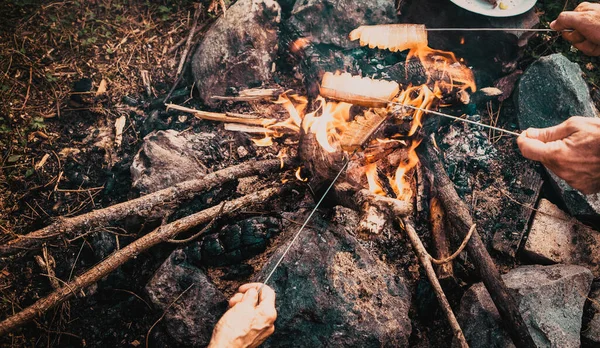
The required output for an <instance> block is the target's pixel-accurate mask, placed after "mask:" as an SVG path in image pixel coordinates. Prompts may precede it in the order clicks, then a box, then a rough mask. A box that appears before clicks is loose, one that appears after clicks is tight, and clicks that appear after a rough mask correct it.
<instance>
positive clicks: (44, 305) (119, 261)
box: [0, 188, 280, 336]
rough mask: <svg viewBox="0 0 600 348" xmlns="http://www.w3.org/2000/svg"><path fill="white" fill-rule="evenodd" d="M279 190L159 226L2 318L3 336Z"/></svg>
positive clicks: (1, 333)
mask: <svg viewBox="0 0 600 348" xmlns="http://www.w3.org/2000/svg"><path fill="white" fill-rule="evenodd" d="M279 192H280V190H278V189H275V188H271V189H267V190H264V191H260V192H257V193H253V194H250V195H247V196H244V197H241V198H238V199H236V200H233V201H230V202H227V203H225V208H222V207H221V205H217V206H214V207H212V208H209V209H206V210H203V211H201V212H198V213H196V214H193V215H189V216H186V217H184V218H182V219H180V220H177V221H174V222H172V223H170V224H168V225H164V226H161V227H159V228H157V229H156V230H154V231H153V232H151V233H149V234H147V235H145V236H143V237H141V238H140V239H138V240H136V241H135V242H133V243H131V244H129V245H128V246H126V247H125V248H123V249H120V250H118V251H116V252H114V253H113V254H111V255H110V256H108V257H107V258H106V259H104V260H103V261H102V262H100V263H99V264H97V265H96V266H94V267H93V268H91V269H90V270H88V271H87V272H85V273H84V274H82V275H80V276H78V277H76V278H75V279H74V280H73V281H72V282H69V283H66V284H65V285H64V286H63V287H61V288H60V289H57V290H56V291H54V292H53V293H51V294H50V295H48V296H46V297H44V298H42V299H40V300H38V301H37V302H36V303H34V304H33V305H31V306H29V307H27V308H25V309H24V310H22V311H21V312H19V313H17V314H15V315H13V316H11V317H9V318H7V319H5V320H4V321H2V322H0V336H2V335H5V334H6V333H8V332H10V331H12V330H14V329H16V328H18V327H20V326H21V325H23V324H25V323H27V322H29V321H31V320H33V319H35V318H37V317H39V316H41V315H43V314H44V313H46V312H47V311H48V309H50V308H52V307H54V306H56V305H58V304H60V303H62V302H64V301H66V300H68V299H69V298H71V297H72V296H73V295H75V294H77V293H78V292H79V291H81V290H83V289H85V288H86V287H88V286H90V285H92V284H94V283H95V282H97V281H98V280H100V279H102V278H103V277H105V276H107V275H108V274H110V273H111V272H112V271H114V270H115V269H117V268H118V267H119V266H121V265H123V264H124V263H125V262H127V261H129V260H131V259H133V258H135V257H136V256H138V255H139V254H140V253H142V252H144V251H146V250H147V249H149V248H151V247H153V246H155V245H157V244H159V243H161V242H166V241H168V240H170V239H172V238H173V237H175V236H177V235H178V234H179V233H181V232H184V231H187V230H189V229H191V228H194V227H196V226H198V225H201V224H205V223H208V222H210V221H211V220H213V219H214V218H215V217H216V216H217V215H219V214H220V212H221V210H223V212H222V213H223V214H231V213H233V212H235V211H237V210H239V209H242V208H245V207H249V206H251V205H255V204H261V203H264V202H267V201H268V200H270V199H272V198H273V197H275V195H277V194H278V193H279Z"/></svg>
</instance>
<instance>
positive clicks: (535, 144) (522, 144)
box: [517, 133, 548, 162]
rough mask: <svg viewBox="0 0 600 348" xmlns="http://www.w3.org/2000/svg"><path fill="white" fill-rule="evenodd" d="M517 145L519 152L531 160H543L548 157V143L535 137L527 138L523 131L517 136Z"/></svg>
mask: <svg viewBox="0 0 600 348" xmlns="http://www.w3.org/2000/svg"><path fill="white" fill-rule="evenodd" d="M517 145H519V150H521V154H523V156H524V157H525V158H529V159H530V160H532V161H538V162H543V161H545V160H546V158H547V157H548V145H547V144H546V143H544V142H541V141H539V140H537V139H532V138H528V137H527V136H526V135H525V134H524V133H522V134H521V135H520V136H519V137H518V138H517Z"/></svg>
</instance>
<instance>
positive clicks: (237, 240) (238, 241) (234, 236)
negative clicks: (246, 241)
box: [219, 225, 242, 251]
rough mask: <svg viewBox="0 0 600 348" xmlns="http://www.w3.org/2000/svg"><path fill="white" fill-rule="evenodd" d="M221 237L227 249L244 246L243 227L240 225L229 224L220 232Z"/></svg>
mask: <svg viewBox="0 0 600 348" xmlns="http://www.w3.org/2000/svg"><path fill="white" fill-rule="evenodd" d="M219 239H220V240H221V242H222V243H223V246H224V247H225V250H228V251H231V250H236V249H239V248H240V247H241V246H242V228H241V227H240V225H231V226H227V227H225V228H223V229H222V230H221V232H219Z"/></svg>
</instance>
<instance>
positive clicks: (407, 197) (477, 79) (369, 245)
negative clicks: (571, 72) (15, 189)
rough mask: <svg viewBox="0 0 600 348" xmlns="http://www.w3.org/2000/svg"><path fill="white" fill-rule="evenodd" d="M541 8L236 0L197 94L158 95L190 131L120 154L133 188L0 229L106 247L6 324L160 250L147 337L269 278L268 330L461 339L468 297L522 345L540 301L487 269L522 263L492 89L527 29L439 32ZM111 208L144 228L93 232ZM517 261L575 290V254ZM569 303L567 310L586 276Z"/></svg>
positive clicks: (209, 317)
mask: <svg viewBox="0 0 600 348" xmlns="http://www.w3.org/2000/svg"><path fill="white" fill-rule="evenodd" d="M438 6H439V8H438ZM398 14H399V15H398ZM536 19H537V16H535V14H534V13H533V12H529V13H527V14H525V15H522V16H520V17H518V18H517V19H505V20H500V19H493V20H492V19H487V18H483V17H479V16H476V15H474V14H470V13H466V12H463V11H462V10H460V9H458V8H456V7H454V6H453V5H452V4H450V3H448V4H434V3H429V2H426V3H423V4H417V3H414V2H411V3H408V4H404V2H403V1H399V2H398V4H397V6H396V7H394V6H393V4H391V3H387V2H383V1H378V0H370V1H366V2H361V3H356V2H352V1H341V2H331V1H327V0H326V1H317V0H314V1H313V0H309V1H305V2H304V4H302V5H301V4H299V2H298V3H295V4H293V3H292V2H286V1H281V2H279V3H278V2H275V1H272V0H239V1H237V2H236V3H235V4H234V5H233V6H231V8H230V9H229V10H228V11H227V13H226V14H225V15H224V16H223V17H222V18H220V19H219V20H217V22H216V23H215V24H214V26H213V27H212V28H211V29H210V30H209V31H208V32H207V33H206V35H205V36H204V39H203V41H202V42H200V43H199V46H198V49H197V51H196V53H195V54H194V57H193V58H192V64H191V65H192V66H191V70H192V72H193V74H194V80H195V82H194V86H195V87H196V88H197V90H198V97H199V99H200V102H197V101H196V102H192V104H191V105H190V104H185V103H183V102H179V101H181V100H177V102H175V101H173V100H172V99H169V98H171V94H170V93H169V97H167V98H166V99H168V100H163V101H165V102H166V104H167V110H166V111H160V112H162V113H164V115H169V116H170V117H176V118H178V119H185V117H187V116H189V115H193V116H194V117H195V119H196V120H195V121H194V122H196V124H197V125H198V127H196V128H195V129H193V130H192V129H191V128H190V129H186V130H185V131H182V132H175V131H173V130H167V131H154V132H151V133H150V134H149V135H147V136H146V138H145V139H144V145H143V146H142V147H141V148H140V151H139V153H138V154H137V156H136V158H135V159H134V161H133V162H134V163H133V165H132V174H133V177H134V186H135V187H136V189H138V190H139V191H140V192H141V193H142V195H141V196H140V197H139V198H135V199H132V200H129V201H126V202H123V203H120V204H117V205H113V206H109V207H106V208H103V209H98V210H95V211H92V212H89V213H86V214H82V215H79V216H75V217H70V218H63V219H60V220H57V221H56V222H53V223H51V224H49V225H47V226H46V227H44V228H41V229H39V230H36V231H33V232H31V233H29V234H27V235H25V236H17V237H16V238H14V239H12V240H10V241H8V242H6V243H5V244H3V245H1V246H0V254H1V255H2V256H5V257H13V256H12V255H18V254H19V253H21V252H22V250H24V249H26V250H39V249H42V250H44V252H43V254H42V256H40V257H39V260H38V264H39V265H40V267H42V268H43V269H44V270H45V271H44V272H45V273H47V274H48V275H50V276H52V277H54V278H56V276H55V275H54V273H53V272H54V270H53V267H54V266H51V265H52V262H51V259H52V257H51V255H50V256H48V255H49V254H48V249H47V246H46V245H45V244H44V243H45V242H48V241H50V240H54V239H56V238H57V237H59V236H60V237H64V238H65V239H66V240H67V241H69V240H76V239H77V238H81V237H82V236H86V235H88V234H89V235H92V236H94V238H96V239H95V242H94V243H98V244H99V245H100V244H101V245H107V247H106V250H102V255H101V257H99V258H100V259H103V260H97V261H100V262H99V263H98V264H96V265H94V266H92V267H91V268H89V269H88V270H87V271H85V272H83V273H77V274H79V275H78V276H77V277H73V279H72V280H68V281H66V282H65V284H62V283H57V282H53V283H52V286H53V287H54V292H52V293H51V294H50V295H48V296H46V297H43V298H41V299H39V300H37V301H36V302H34V303H32V304H31V305H30V306H28V307H26V308H24V309H23V310H22V311H20V312H17V313H16V314H15V315H14V316H11V317H9V318H7V319H5V320H4V321H3V322H1V323H0V333H2V334H5V333H7V332H10V331H12V330H14V329H16V328H18V327H19V326H21V325H23V324H24V323H26V322H28V321H31V320H34V319H35V318H37V317H39V316H40V315H41V314H43V313H44V312H46V311H47V310H48V309H49V308H52V307H54V306H56V305H57V304H60V303H63V302H64V301H66V300H68V299H70V298H73V297H75V296H84V295H85V294H86V291H88V289H89V288H90V286H93V285H94V284H99V283H101V282H102V281H103V280H102V279H103V278H105V277H107V276H108V275H109V274H111V273H112V272H113V271H115V270H117V269H119V267H121V266H122V265H124V264H125V263H127V262H128V261H130V260H133V259H135V258H136V257H138V255H141V254H142V253H146V252H147V251H148V250H149V249H150V248H151V247H154V246H157V248H155V249H159V248H160V250H161V254H160V255H162V256H163V257H161V258H160V263H161V266H160V267H158V269H157V270H156V272H155V273H154V275H153V276H152V277H151V279H149V280H148V282H147V285H146V286H145V290H146V294H145V298H148V299H149V302H151V303H152V304H153V305H154V307H156V308H158V309H160V310H161V311H163V312H164V313H163V315H162V316H161V317H160V319H159V320H158V321H157V322H156V323H155V325H156V326H155V325H152V327H151V328H150V330H149V331H148V333H147V335H146V337H147V339H148V340H149V341H152V342H157V343H156V344H157V345H164V346H171V345H173V342H171V340H174V342H176V344H177V345H185V346H201V345H206V344H207V343H208V340H209V339H210V334H211V332H212V327H213V326H214V323H215V322H216V320H218V318H219V316H220V315H221V314H222V313H223V312H224V310H225V309H226V305H225V300H226V296H228V295H230V294H231V293H232V291H234V289H235V288H236V287H237V286H239V284H241V283H243V282H246V281H249V280H253V281H260V282H264V281H268V285H270V286H272V287H273V288H274V289H275V291H276V293H277V296H278V312H279V319H278V322H277V324H276V327H277V330H276V332H275V334H274V335H273V337H272V338H271V339H269V340H268V341H267V342H266V343H265V346H309V345H310V346H328V345H334V346H386V345H389V346H409V345H411V346H412V345H415V346H450V345H452V344H454V345H457V346H461V347H467V346H469V345H472V346H477V342H478V338H477V337H478V336H477V335H478V334H479V332H478V330H479V329H473V326H474V324H473V323H470V322H469V321H470V320H471V318H469V316H468V315H467V316H465V311H467V309H465V308H475V307H469V306H471V305H473V304H474V303H477V304H479V302H481V303H482V304H481V306H482V307H484V308H486V310H487V312H486V313H488V312H491V313H492V314H490V318H493V319H489V320H490V322H494V323H495V322H501V323H502V324H501V327H500V329H498V330H499V331H498V332H499V333H498V334H497V336H498V337H504V338H503V339H504V340H506V342H509V343H510V342H511V341H512V342H514V344H515V345H516V346H519V347H521V346H523V347H534V346H535V345H536V343H538V344H539V340H540V338H539V337H538V336H536V332H533V331H532V329H531V327H532V326H535V325H536V324H535V323H533V324H532V322H535V320H537V319H535V318H538V317H535V316H534V319H532V317H531V315H530V313H524V310H523V307H522V306H523V303H525V302H523V301H526V300H523V298H522V297H520V296H516V295H515V293H516V292H518V291H514V289H515V288H518V287H519V286H521V285H522V284H521V283H519V279H520V278H519V276H518V275H517V276H512V275H511V276H509V277H508V278H507V279H508V280H506V281H507V283H508V284H505V282H504V280H503V278H502V277H501V276H500V273H505V272H506V271H509V270H511V269H513V268H515V266H517V265H519V264H520V263H522V262H523V261H522V260H521V259H520V258H518V257H517V253H518V251H519V250H520V248H521V247H522V244H524V243H523V242H524V240H525V238H524V237H525V236H526V234H527V231H528V226H529V220H530V219H531V217H532V211H533V209H531V208H532V206H534V205H535V203H536V202H537V200H538V198H539V194H540V191H541V189H542V184H543V181H542V175H541V174H540V172H539V171H538V170H537V169H538V168H537V166H536V165H535V164H532V163H529V162H524V161H523V159H522V158H521V157H520V156H519V154H518V151H517V149H516V146H515V144H514V137H513V136H514V135H515V134H518V131H517V125H516V122H517V121H516V117H515V113H516V111H515V108H514V107H513V106H511V105H506V104H503V101H504V100H506V99H507V98H509V97H510V95H511V92H512V89H513V86H514V84H515V81H516V79H517V78H518V76H519V74H520V73H522V72H518V71H517V69H516V68H517V63H516V61H517V58H518V54H519V52H520V51H519V47H520V46H522V45H524V44H526V42H527V35H521V33H517V34H516V35H514V34H511V33H506V32H501V31H500V32H489V33H477V32H476V31H474V32H468V31H467V32H462V31H452V30H450V29H451V28H452V27H464V26H465V25H464V23H468V24H469V25H468V26H472V27H494V26H495V27H512V28H531V27H532V26H534V25H535V24H537V21H536ZM398 21H399V22H401V23H397V22H398ZM415 23H423V24H415ZM435 27H438V28H439V27H446V28H448V29H449V30H448V31H446V32H438V31H431V32H428V28H432V29H433V28H435ZM173 99H176V97H173ZM171 101H173V102H171ZM507 104H508V103H507ZM205 110H211V111H205ZM440 116H441V117H440ZM221 125H222V126H221ZM200 129H202V133H201V134H195V133H200V132H198V130H200ZM190 130H192V131H190ZM209 161H210V162H211V164H210V165H209V164H207V163H208V162H209ZM209 168H210V169H209ZM517 176H518V177H517ZM121 226H125V229H127V230H134V229H138V230H139V231H144V235H143V236H141V237H139V238H138V239H136V240H133V241H132V242H130V243H127V245H123V246H122V245H119V244H118V243H119V239H117V242H116V245H113V243H112V239H111V241H109V242H107V241H106V238H105V237H102V233H104V232H100V233H99V232H98V230H99V229H101V228H105V229H106V230H109V231H110V229H111V228H121ZM167 243H168V244H169V245H171V246H170V247H165V246H164V244H167ZM161 244H162V245H163V246H160V247H158V245H161ZM528 248H531V249H533V246H531V247H528ZM528 253H531V254H534V255H536V256H537V255H538V254H536V252H535V251H528ZM166 255H169V256H168V257H165V256H166ZM163 261H164V262H163ZM582 262H583V261H582ZM421 271H422V272H421ZM511 272H512V271H511ZM527 272H529V273H527ZM536 272H537V273H536ZM553 272H554V273H553ZM525 273H527V274H526V275H527V276H528V277H534V278H535V277H538V278H539V277H541V278H544V277H546V278H547V279H546V278H544V279H546V280H547V281H548V283H552V279H551V278H552V274H558V273H560V276H557V277H558V278H557V279H559V278H560V279H561V281H562V280H563V279H576V280H577V281H579V283H577V285H578V286H579V287H578V288H577V289H580V290H581V291H582V293H587V292H589V286H590V283H591V274H589V271H585V270H582V269H568V270H565V269H562V268H561V269H558V268H557V269H556V270H554V269H552V270H547V269H545V270H539V269H532V270H530V271H529V270H528V271H526V272H525ZM532 274H533V275H532ZM54 278H53V279H54ZM588 278H589V279H588ZM524 279H525V278H524ZM526 279H529V280H530V279H531V278H526ZM477 281H482V282H483V285H481V284H480V285H478V286H477V285H475V286H473V287H472V288H471V290H468V287H469V286H470V285H472V284H474V283H476V282H477ZM574 281H575V280H574ZM542 283H543V282H542ZM544 284H546V283H544ZM544 286H545V285H544ZM467 290H468V292H467ZM586 291H587V292H586ZM465 293H466V294H467V295H465V296H464V298H466V299H469V300H468V301H469V302H465V300H463V301H462V302H461V297H462V296H463V294H465ZM524 297H526V296H524ZM474 298H476V299H474ZM486 301H487V302H486ZM566 301H567V302H569V301H571V302H572V303H573V306H572V308H579V307H581V308H580V309H582V307H583V303H584V301H585V294H584V295H582V296H579V297H578V296H575V295H573V296H572V297H570V298H567V299H566ZM571 302H569V303H571ZM473 306H474V305H473ZM486 306H487V307H486ZM459 308H460V311H459ZM477 308H479V307H477ZM569 308H571V307H569ZM552 310H554V307H552ZM556 310H557V311H558V310H559V309H556ZM574 311H575V310H574ZM458 312H460V314H458V315H455V313H458ZM561 313H563V312H561ZM565 313H567V312H565ZM568 313H571V312H568ZM474 315H475V314H474ZM565 316H566V314H565ZM457 317H458V319H457ZM486 318H487V317H486ZM159 322H160V324H159ZM544 323H546V322H544ZM491 325H492V324H490V326H491ZM557 325H559V324H557ZM559 326H560V325H559ZM579 326H581V322H579ZM465 327H466V329H465ZM560 329H561V330H562V329H563V327H562V326H560ZM490 330H493V329H490ZM494 330H495V327H494ZM540 330H542V329H540ZM544 330H545V331H544ZM544 330H542V331H543V332H544V335H548V334H547V333H546V331H551V330H546V329H544ZM577 339H578V336H577ZM498 340H500V339H499V338H498ZM502 342H504V341H502ZM553 342H554V341H553Z"/></svg>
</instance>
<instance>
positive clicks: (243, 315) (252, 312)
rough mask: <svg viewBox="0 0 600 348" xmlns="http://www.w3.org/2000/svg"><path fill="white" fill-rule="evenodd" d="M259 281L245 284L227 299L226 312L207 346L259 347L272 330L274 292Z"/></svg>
mask: <svg viewBox="0 0 600 348" xmlns="http://www.w3.org/2000/svg"><path fill="white" fill-rule="evenodd" d="M261 286H262V284H261V283H250V284H244V285H242V286H241V287H240V288H239V289H238V293H237V294H235V295H234V296H233V297H232V298H231V299H230V300H229V310H228V311H227V312H225V314H224V315H223V317H221V319H220V320H219V322H218V323H217V325H216V326H215V328H214V330H213V336H212V339H211V341H210V344H209V345H208V347H209V348H221V347H226V348H230V347H234V348H241V347H243V348H245V347H258V346H259V345H260V344H261V343H263V342H264V341H265V340H266V339H267V338H268V337H269V336H271V334H273V332H274V331H275V326H274V325H273V324H274V323H275V319H277V311H276V310H275V292H274V291H273V289H271V288H270V287H268V286H266V285H265V286H264V287H263V288H262V290H261V292H260V295H259V293H258V290H259V289H260V287H261Z"/></svg>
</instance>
